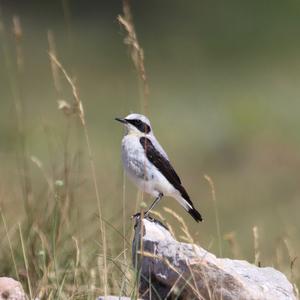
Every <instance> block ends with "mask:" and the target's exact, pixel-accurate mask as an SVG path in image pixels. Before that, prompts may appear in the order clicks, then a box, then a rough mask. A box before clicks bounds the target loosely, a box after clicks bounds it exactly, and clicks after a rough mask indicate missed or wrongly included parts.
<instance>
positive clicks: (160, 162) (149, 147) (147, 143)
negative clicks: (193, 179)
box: [140, 137, 194, 207]
mask: <svg viewBox="0 0 300 300" xmlns="http://www.w3.org/2000/svg"><path fill="white" fill-rule="evenodd" d="M140 143H141V145H142V146H143V148H144V150H145V153H146V156H147V158H148V159H149V161H150V162H151V163H152V164H153V165H154V166H155V167H156V168H157V169H158V170H159V171H160V172H161V173H162V174H163V175H164V176H165V177H166V178H167V180H168V181H169V182H170V183H171V184H172V185H173V186H174V187H175V188H176V189H177V190H178V191H179V192H180V194H181V196H182V197H183V198H184V199H185V200H186V201H187V202H188V203H189V204H190V205H191V206H192V207H194V206H193V203H192V201H191V200H190V197H189V195H188V193H187V192H186V190H185V189H184V187H183V186H182V185H181V180H180V178H179V176H178V175H177V173H176V172H175V170H174V169H173V167H172V165H171V164H170V162H169V161H168V160H167V159H166V158H165V157H164V156H163V155H162V154H161V153H160V152H159V151H157V150H156V149H155V147H154V146H153V144H152V142H151V140H150V139H148V138H146V137H141V138H140Z"/></svg>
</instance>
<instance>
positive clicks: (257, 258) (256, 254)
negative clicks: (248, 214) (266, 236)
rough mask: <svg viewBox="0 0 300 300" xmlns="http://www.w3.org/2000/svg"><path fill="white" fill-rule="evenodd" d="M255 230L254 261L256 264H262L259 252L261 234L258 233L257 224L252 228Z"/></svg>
mask: <svg viewBox="0 0 300 300" xmlns="http://www.w3.org/2000/svg"><path fill="white" fill-rule="evenodd" d="M252 232H253V240H254V263H255V265H257V266H259V265H260V252H259V242H258V239H259V235H258V228H257V226H253V228H252Z"/></svg>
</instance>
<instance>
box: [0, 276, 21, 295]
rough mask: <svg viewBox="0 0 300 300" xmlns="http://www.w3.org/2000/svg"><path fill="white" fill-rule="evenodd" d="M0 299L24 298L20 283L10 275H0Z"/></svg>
mask: <svg viewBox="0 0 300 300" xmlns="http://www.w3.org/2000/svg"><path fill="white" fill-rule="evenodd" d="M0 300H26V295H25V293H24V290H23V287H22V285H21V283H20V282H19V281H16V280H14V279H12V278H10V277H0Z"/></svg>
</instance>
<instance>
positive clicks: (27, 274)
mask: <svg viewBox="0 0 300 300" xmlns="http://www.w3.org/2000/svg"><path fill="white" fill-rule="evenodd" d="M19 233H20V239H21V246H22V252H23V258H24V263H25V269H26V278H27V284H28V290H29V295H30V299H33V293H32V288H31V281H30V275H29V266H28V260H27V256H26V251H25V244H24V240H23V234H22V229H21V224H20V223H19Z"/></svg>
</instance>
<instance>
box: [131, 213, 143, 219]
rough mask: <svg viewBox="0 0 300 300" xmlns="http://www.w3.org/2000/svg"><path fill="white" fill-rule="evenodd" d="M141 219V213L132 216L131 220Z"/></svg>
mask: <svg viewBox="0 0 300 300" xmlns="http://www.w3.org/2000/svg"><path fill="white" fill-rule="evenodd" d="M140 217H141V213H136V214H134V215H132V216H131V219H136V218H140Z"/></svg>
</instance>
